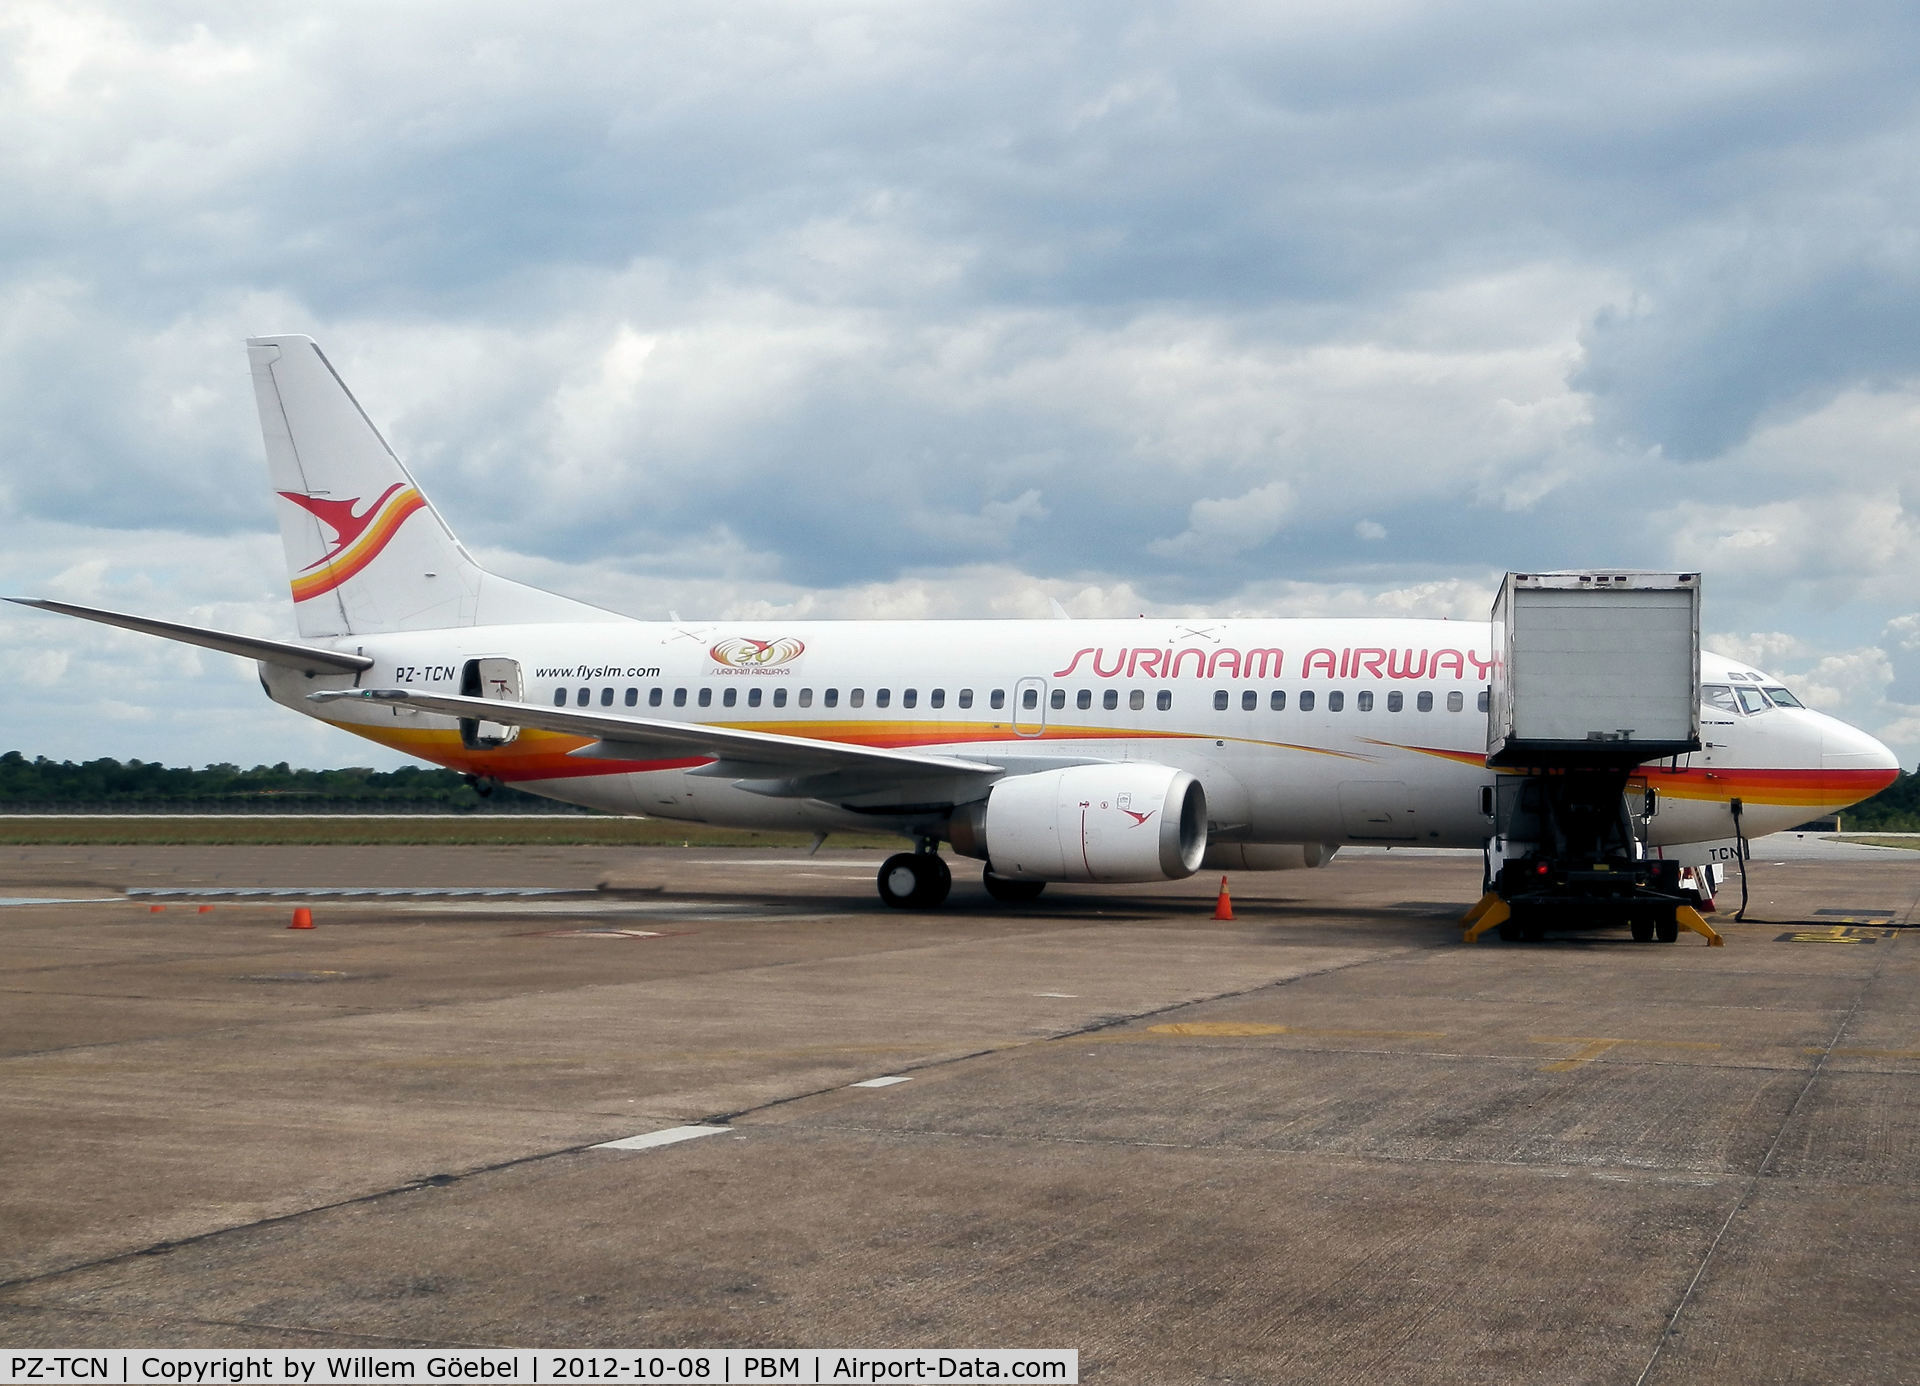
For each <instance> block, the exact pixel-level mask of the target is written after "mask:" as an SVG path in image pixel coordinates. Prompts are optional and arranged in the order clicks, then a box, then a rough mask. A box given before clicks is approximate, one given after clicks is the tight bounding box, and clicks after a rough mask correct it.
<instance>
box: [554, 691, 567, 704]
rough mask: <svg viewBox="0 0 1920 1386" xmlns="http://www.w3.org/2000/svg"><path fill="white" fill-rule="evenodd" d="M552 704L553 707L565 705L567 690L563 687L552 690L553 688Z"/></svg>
mask: <svg viewBox="0 0 1920 1386" xmlns="http://www.w3.org/2000/svg"><path fill="white" fill-rule="evenodd" d="M553 705H554V706H555V707H565V706H566V705H567V690H566V689H564V688H556V689H554V690H553Z"/></svg>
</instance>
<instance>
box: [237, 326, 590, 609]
mask: <svg viewBox="0 0 1920 1386" xmlns="http://www.w3.org/2000/svg"><path fill="white" fill-rule="evenodd" d="M247 360H248V363H249V364H250V365H251V367H252V370H253V393H254V400H255V402H256V403H257V404H258V405H259V407H260V429H261V432H262V433H263V434H264V435H265V438H266V445H267V467H268V470H269V472H270V473H271V475H272V478H273V489H274V490H275V491H276V492H277V493H278V499H277V501H276V504H277V506H278V508H279V514H280V537H281V540H282V542H283V543H284V545H285V547H286V553H287V577H288V581H289V584H290V585H291V587H292V589H293V609H294V613H295V615H296V617H297V618H298V621H299V629H300V634H302V635H303V636H326V635H353V634H370V633H373V632H376V631H396V630H431V629H436V628H439V627H446V626H471V625H481V624H485V625H495V624H513V623H520V622H530V621H556V620H574V621H579V620H609V619H618V618H616V617H612V616H611V615H610V614H609V613H607V612H603V611H601V610H599V609H598V608H595V607H590V606H586V605H583V604H582V603H579V602H574V601H571V600H569V599H567V598H565V597H556V596H553V595H552V594H550V593H546V592H540V591H537V590H536V589H534V588H530V587H523V586H521V585H520V584H518V583H514V582H508V581H507V580H505V579H503V578H497V577H494V576H492V575H491V574H489V573H487V572H486V571H485V570H484V569H482V568H481V567H480V565H479V564H477V563H475V562H474V561H473V558H472V556H471V555H470V554H468V553H467V551H466V549H465V548H463V547H462V546H461V544H460V541H459V540H458V539H456V538H455V537H454V534H453V531H452V530H451V529H450V528H449V527H448V526H447V523H446V521H445V520H443V519H441V517H440V512H439V511H437V510H435V509H434V507H433V503H432V502H431V501H429V500H428V499H427V498H426V495H425V494H424V493H423V492H422V491H421V490H420V488H419V486H418V485H416V484H415V482H414V479H413V478H412V477H411V476H410V475H408V473H407V469H406V468H405V467H404V466H402V465H401V463H400V459H399V458H398V457H396V456H394V454H393V450H392V449H391V448H389V447H388V446H387V443H386V439H384V438H382V437H381V436H380V431H379V430H378V429H377V428H375V427H374V426H373V421H372V420H370V419H369V418H368V417H367V416H366V413H365V412H364V411H363V410H362V409H361V408H360V404H359V402H358V401H357V400H355V399H354V397H353V393H352V391H350V390H348V389H347V387H346V383H345V382H344V381H342V380H341V379H340V377H339V375H338V374H337V373H335V371H334V369H333V366H332V364H331V363H329V362H328V360H327V358H326V357H325V356H324V355H322V354H321V351H320V348H319V347H318V346H317V345H316V344H315V343H314V341H313V339H312V338H311V337H298V336H285V337H250V338H248V339H247Z"/></svg>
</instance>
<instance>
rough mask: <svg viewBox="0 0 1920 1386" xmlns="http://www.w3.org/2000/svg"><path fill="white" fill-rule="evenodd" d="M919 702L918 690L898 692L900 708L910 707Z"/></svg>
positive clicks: (906, 689) (904, 689) (911, 689)
mask: <svg viewBox="0 0 1920 1386" xmlns="http://www.w3.org/2000/svg"><path fill="white" fill-rule="evenodd" d="M919 701H920V690H919V689H917V688H903V689H901V690H900V706H901V707H912V706H914V705H915V704H916V703H918V702H919Z"/></svg>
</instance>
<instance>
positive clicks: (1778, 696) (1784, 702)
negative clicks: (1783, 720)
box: [1760, 688, 1806, 707]
mask: <svg viewBox="0 0 1920 1386" xmlns="http://www.w3.org/2000/svg"><path fill="white" fill-rule="evenodd" d="M1760 691H1761V692H1763V693H1765V694H1766V695H1767V696H1768V697H1769V698H1771V699H1772V700H1773V705H1774V706H1775V707H1805V706H1806V704H1805V703H1803V702H1801V701H1800V700H1799V699H1798V698H1796V697H1794V696H1793V694H1791V693H1789V692H1787V690H1786V689H1784V688H1763V689H1761V690H1760Z"/></svg>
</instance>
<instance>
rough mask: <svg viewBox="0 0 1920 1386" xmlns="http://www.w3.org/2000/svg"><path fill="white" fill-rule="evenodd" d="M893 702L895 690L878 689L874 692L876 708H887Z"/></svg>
mask: <svg viewBox="0 0 1920 1386" xmlns="http://www.w3.org/2000/svg"><path fill="white" fill-rule="evenodd" d="M892 701H893V690H892V689H891V688H878V689H875V690H874V694H873V705H874V706H875V707H885V706H886V705H887V704H888V703H890V702H892Z"/></svg>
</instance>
